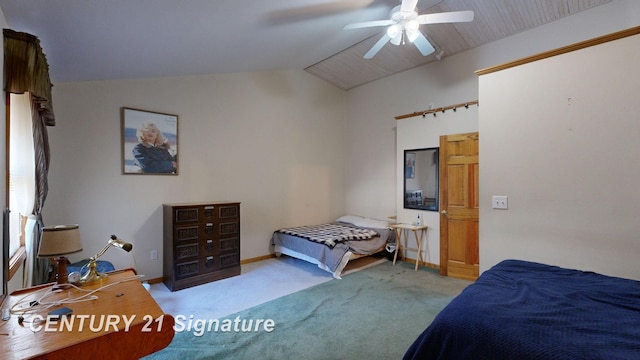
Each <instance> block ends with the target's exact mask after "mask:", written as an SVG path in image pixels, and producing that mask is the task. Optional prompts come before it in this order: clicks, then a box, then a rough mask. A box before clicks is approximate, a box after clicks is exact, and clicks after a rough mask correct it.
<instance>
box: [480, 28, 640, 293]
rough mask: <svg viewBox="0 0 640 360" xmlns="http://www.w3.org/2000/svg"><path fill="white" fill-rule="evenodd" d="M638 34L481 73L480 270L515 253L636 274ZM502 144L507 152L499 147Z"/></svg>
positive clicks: (639, 238)
mask: <svg viewBox="0 0 640 360" xmlns="http://www.w3.org/2000/svg"><path fill="white" fill-rule="evenodd" d="M639 62H640V35H635V36H633V37H628V38H624V39H620V40H616V41H613V42H608V43H605V44H601V45H598V46H594V47H589V48H586V49H582V50H579V51H574V52H571V53H567V54H563V55H559V56H556V57H552V58H548V59H544V60H541V61H537V62H533V63H529V64H525V65H521V66H518V67H514V68H510V69H507V70H503V71H499V72H495V73H490V74H487V75H482V76H481V77H480V101H481V103H482V111H481V113H480V134H481V142H480V157H481V159H482V160H481V167H480V179H481V180H480V189H481V192H480V202H481V203H482V204H489V203H490V201H491V195H508V196H509V209H508V210H506V211H504V210H492V209H490V208H489V207H487V206H483V207H482V208H481V209H480V219H481V226H480V258H481V259H482V261H481V264H480V267H481V271H484V270H486V269H488V268H489V267H491V266H493V265H494V264H496V263H498V262H499V261H500V260H503V259H506V258H519V259H527V260H533V261H539V262H544V263H550V264H555V265H560V266H565V267H571V268H579V269H586V270H594V271H597V272H601V273H605V274H610V275H616V276H622V277H628V278H634V279H638V280H640V264H638V261H637V260H638V254H640V233H639V232H638V219H639V218H640V207H639V206H638V204H639V203H640V191H639V190H638V183H640V167H638V166H637V159H639V158H640V146H638V135H639V134H640V122H638V114H639V113H640V103H639V102H638V101H636V96H637V94H640V82H639V81H638V79H640V68H638V63H639ZM505 149H508V151H505Z"/></svg>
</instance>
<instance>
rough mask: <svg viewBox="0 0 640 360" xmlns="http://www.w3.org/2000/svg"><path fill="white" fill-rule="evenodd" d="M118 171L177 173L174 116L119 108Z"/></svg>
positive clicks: (176, 141) (146, 173)
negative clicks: (120, 128) (119, 167)
mask: <svg viewBox="0 0 640 360" xmlns="http://www.w3.org/2000/svg"><path fill="white" fill-rule="evenodd" d="M121 119H122V135H121V137H122V173H123V174H127V175H129V174H131V175H134V174H135V175H178V116H177V115H171V114H163V113H158V112H153V111H145V110H138V109H131V108H127V107H122V108H121Z"/></svg>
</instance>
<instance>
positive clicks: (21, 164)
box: [7, 93, 36, 277]
mask: <svg viewBox="0 0 640 360" xmlns="http://www.w3.org/2000/svg"><path fill="white" fill-rule="evenodd" d="M8 106H9V119H7V121H8V122H9V137H8V139H7V147H8V154H9V161H8V164H7V173H8V175H9V176H8V178H9V184H8V186H9V192H8V196H9V199H8V203H9V210H10V213H9V256H10V258H11V260H10V262H9V264H10V265H13V267H14V268H13V269H10V271H9V276H10V277H11V276H12V275H13V273H15V271H16V270H17V267H19V266H20V264H21V263H22V260H24V256H25V243H24V241H25V236H26V233H25V232H26V231H32V230H31V229H26V217H27V216H29V215H31V213H32V212H33V205H34V203H35V194H36V181H35V176H36V175H35V168H36V164H35V154H34V146H33V126H32V120H31V119H32V117H31V101H30V94H29V93H25V94H11V95H10V98H9V104H8Z"/></svg>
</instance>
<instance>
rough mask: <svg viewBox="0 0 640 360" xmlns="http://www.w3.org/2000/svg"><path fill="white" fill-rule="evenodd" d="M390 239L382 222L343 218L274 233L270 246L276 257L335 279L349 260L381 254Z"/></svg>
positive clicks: (359, 218) (355, 217) (352, 217)
mask: <svg viewBox="0 0 640 360" xmlns="http://www.w3.org/2000/svg"><path fill="white" fill-rule="evenodd" d="M394 239H395V234H394V232H393V230H392V229H390V228H389V224H388V223H387V222H386V221H381V220H375V219H370V218H364V217H360V216H354V215H346V216H342V217H340V218H338V219H337V220H336V221H335V222H333V223H328V224H319V225H313V226H301V227H296V228H285V229H279V230H276V231H275V232H274V233H273V236H272V237H271V244H272V245H273V251H274V252H275V253H276V255H277V256H280V255H281V254H285V255H288V256H291V257H295V258H298V259H301V260H304V261H308V262H310V263H312V264H316V265H318V267H319V268H321V269H323V270H326V271H328V272H330V273H331V274H332V275H333V277H334V278H337V279H339V278H340V275H341V273H342V270H343V269H344V267H345V266H346V265H347V263H348V262H349V260H353V259H357V258H360V257H363V256H369V255H373V254H376V253H379V252H381V251H384V249H385V246H386V244H387V242H394V241H395V240H394Z"/></svg>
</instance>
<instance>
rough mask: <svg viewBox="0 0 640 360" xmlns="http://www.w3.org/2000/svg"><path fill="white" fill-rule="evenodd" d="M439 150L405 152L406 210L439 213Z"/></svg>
mask: <svg viewBox="0 0 640 360" xmlns="http://www.w3.org/2000/svg"><path fill="white" fill-rule="evenodd" d="M438 158H439V151H438V148H437V147H435V148H426V149H413V150H405V151H404V208H405V209H418V210H430V211H438V160H439V159H438Z"/></svg>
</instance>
